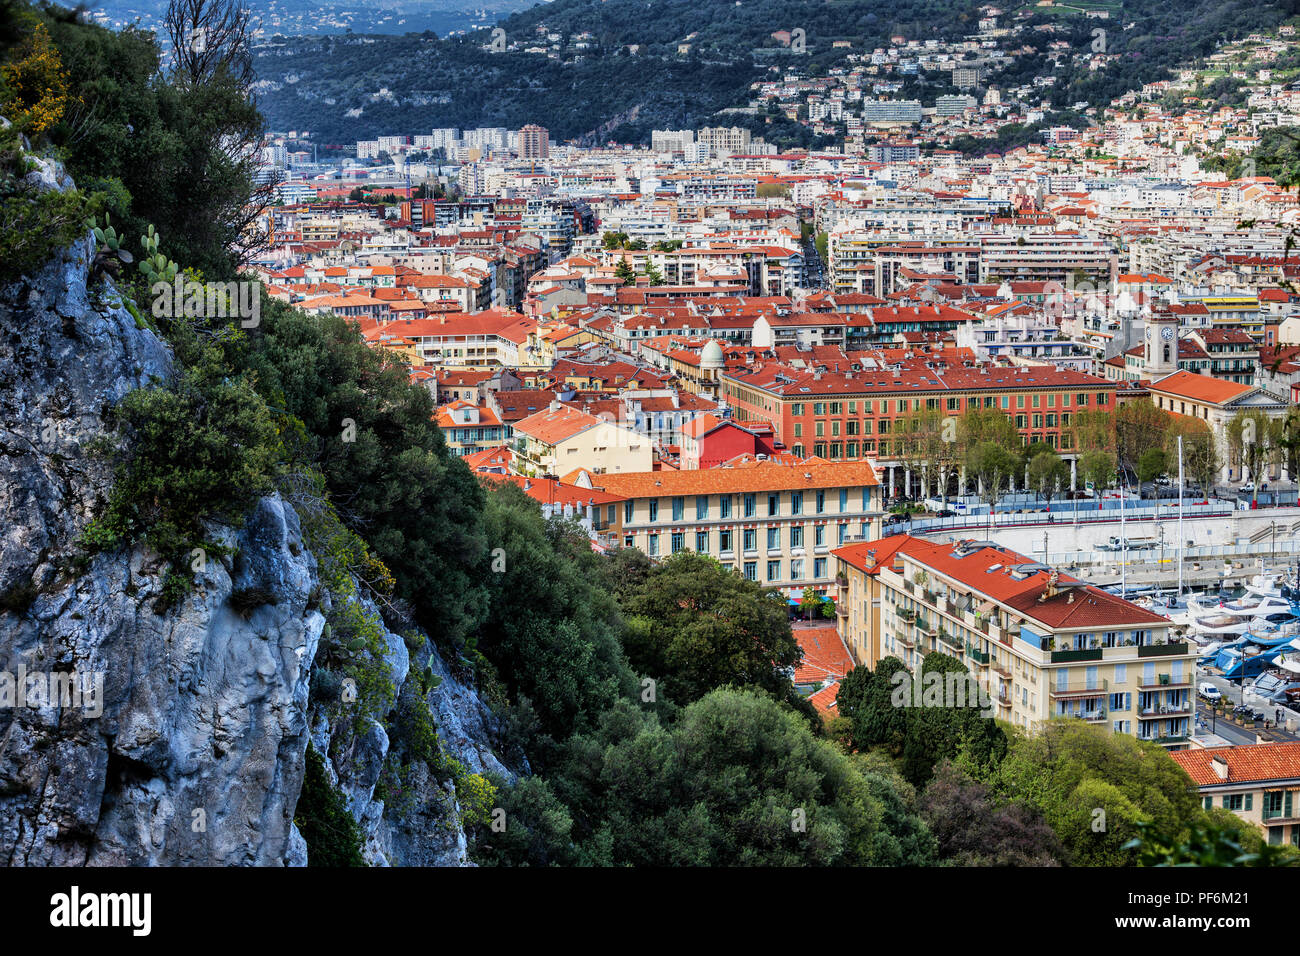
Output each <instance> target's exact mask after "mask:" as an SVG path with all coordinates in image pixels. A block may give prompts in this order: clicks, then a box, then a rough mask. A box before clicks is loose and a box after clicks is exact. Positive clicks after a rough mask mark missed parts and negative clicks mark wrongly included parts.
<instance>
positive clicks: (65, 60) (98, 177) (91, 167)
mask: <svg viewBox="0 0 1300 956" xmlns="http://www.w3.org/2000/svg"><path fill="white" fill-rule="evenodd" d="M9 18H12V19H13V20H14V21H17V22H31V23H32V24H36V25H39V27H41V28H44V29H45V30H47V31H48V33H49V35H50V36H51V37H52V38H53V41H54V45H55V47H56V48H57V51H58V54H59V56H60V58H61V61H62V65H63V68H64V71H65V73H66V85H67V103H66V107H65V108H64V109H63V110H62V112H61V114H60V116H59V118H58V120H57V122H54V123H53V124H52V125H51V126H50V127H49V128H48V129H47V130H46V131H45V133H44V135H45V137H47V138H48V141H49V143H50V144H51V145H52V146H53V147H54V148H55V149H56V150H58V152H59V154H60V156H61V158H62V159H64V161H65V162H66V164H67V169H68V172H69V173H71V174H72V176H73V178H74V179H75V180H76V181H77V184H78V185H79V186H80V188H81V190H82V191H83V192H84V193H85V194H87V195H90V194H94V193H102V195H103V197H104V202H105V204H106V208H108V209H109V210H110V211H111V212H112V213H113V215H114V216H115V218H117V219H118V220H119V221H120V223H121V225H122V226H123V227H124V228H123V229H122V232H123V233H124V234H125V235H126V236H128V237H130V238H131V242H132V243H133V244H134V243H135V237H137V236H139V235H142V234H143V233H144V232H145V230H146V229H147V227H148V226H149V224H150V223H152V224H154V225H155V226H156V227H157V228H158V230H159V231H160V232H161V233H162V234H163V235H165V236H166V237H167V241H168V248H169V252H170V254H171V255H172V256H173V257H174V258H176V259H177V260H179V261H180V262H182V263H184V264H185V265H187V266H191V267H193V268H195V269H198V270H199V271H200V272H202V273H203V274H204V275H205V276H207V277H209V278H228V277H232V276H233V275H234V273H235V271H236V266H237V262H238V259H237V254H238V250H239V249H240V248H242V247H243V246H244V245H245V240H244V239H243V238H242V237H241V234H240V230H241V228H242V226H243V224H244V222H245V221H246V214H245V208H246V206H247V204H248V201H249V199H250V196H251V195H252V194H253V189H252V173H253V168H254V166H253V157H252V156H251V155H250V154H246V153H244V152H242V151H240V150H234V149H231V147H232V146H233V145H236V144H245V143H248V142H250V141H255V139H256V137H257V136H258V135H259V134H260V131H261V129H262V119H261V115H260V114H259V112H258V111H257V109H256V107H255V105H254V104H253V103H252V102H251V101H250V100H249V99H248V98H247V96H246V95H245V93H246V91H245V90H244V88H243V87H242V86H241V84H240V83H239V82H237V81H236V80H235V79H234V78H232V77H231V76H230V75H228V74H226V73H224V72H218V73H217V74H215V75H213V76H212V77H209V78H207V80H206V81H205V82H202V83H192V82H182V81H180V80H179V79H177V78H174V77H171V76H169V75H168V74H167V73H166V71H165V70H164V69H163V65H162V54H161V50H160V48H159V45H158V42H157V40H156V39H155V38H154V35H153V34H152V33H150V32H147V31H144V30H139V29H135V28H128V29H125V30H121V31H112V30H107V29H105V28H103V27H100V26H96V25H94V24H91V23H88V22H85V21H84V20H83V19H81V18H79V17H78V16H77V15H76V14H75V13H73V12H72V11H70V10H65V9H62V8H60V7H54V6H49V7H33V6H29V5H28V4H26V3H24V2H22V0H5V2H4V4H3V6H0V19H9ZM33 28H35V27H33ZM29 33H30V29H24V30H20V31H18V32H17V33H16V34H14V35H5V34H0V62H3V61H5V60H6V59H10V58H12V57H14V56H18V55H21V54H22V51H23V49H24V46H23V44H24V43H25V42H26V38H27V36H28V34H29ZM6 212H7V210H6ZM87 218H89V214H83V215H81V217H80V221H81V222H84V221H85V219H87ZM6 231H7V230H6ZM133 251H136V252H138V248H137V247H135V246H134V245H133Z"/></svg>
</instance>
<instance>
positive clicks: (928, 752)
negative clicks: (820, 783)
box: [836, 653, 1007, 787]
mask: <svg viewBox="0 0 1300 956" xmlns="http://www.w3.org/2000/svg"><path fill="white" fill-rule="evenodd" d="M948 675H952V679H951V680H950V679H949V677H948ZM968 676H969V672H968V671H967V670H966V668H965V666H963V665H962V663H961V662H960V661H958V660H957V659H956V658H953V657H949V656H948V655H946V654H939V653H932V654H928V655H926V657H925V659H924V660H923V661H922V664H921V673H920V675H918V677H917V678H916V679H917V681H919V688H918V687H917V686H916V685H914V683H913V679H912V677H911V675H910V674H909V673H908V672H907V668H906V667H905V666H904V664H903V662H902V661H900V660H899V659H898V658H896V657H886V658H885V659H884V660H882V661H881V662H880V664H879V666H877V668H876V670H875V672H874V673H873V672H872V671H870V670H868V669H867V668H865V667H855V668H854V669H853V670H851V671H850V672H849V673H848V674H847V675H846V677H845V679H844V680H843V681H842V682H841V684H840V689H839V693H838V695H837V696H836V707H837V710H838V711H839V713H840V714H841V715H843V716H844V717H845V718H847V719H848V720H849V723H850V739H851V741H852V744H853V746H854V747H856V748H858V749H859V750H869V749H872V748H879V749H880V750H881V751H882V752H883V753H885V754H887V755H888V756H890V757H893V758H897V759H898V761H899V764H900V770H901V771H902V774H903V776H904V777H905V778H906V779H907V780H908V781H909V782H910V783H912V784H913V785H915V786H918V787H919V786H924V785H925V784H926V783H927V782H928V781H929V780H930V777H931V776H932V775H933V773H934V768H935V767H936V766H937V765H938V764H939V762H940V761H942V760H945V759H946V760H953V761H956V763H957V764H958V765H959V766H961V767H962V768H964V769H966V770H968V771H969V772H971V773H974V774H977V775H979V774H984V773H987V772H989V771H991V770H992V769H993V768H994V767H996V766H997V764H998V762H999V761H1000V760H1001V759H1002V757H1003V755H1004V754H1005V753H1006V749H1007V741H1006V735H1005V734H1004V733H1003V732H1002V730H1001V728H1000V727H999V726H998V724H997V722H996V721H995V720H993V718H992V717H990V716H984V714H983V713H982V711H983V710H984V709H985V708H987V707H988V706H989V705H988V701H987V700H981V699H980V695H979V693H978V691H977V690H974V689H973V685H971V684H970V683H969V682H968ZM936 688H937V693H936ZM959 695H960V696H959Z"/></svg>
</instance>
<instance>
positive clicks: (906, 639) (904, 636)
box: [894, 631, 916, 651]
mask: <svg viewBox="0 0 1300 956" xmlns="http://www.w3.org/2000/svg"><path fill="white" fill-rule="evenodd" d="M894 637H895V638H896V639H897V640H898V643H900V644H902V645H903V646H904V647H906V648H907V649H908V650H909V651H911V650H915V649H916V638H915V637H913V636H912V634H911V632H910V631H896V632H895V633H894Z"/></svg>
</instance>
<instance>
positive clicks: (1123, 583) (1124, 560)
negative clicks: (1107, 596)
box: [1119, 465, 1128, 600]
mask: <svg viewBox="0 0 1300 956" xmlns="http://www.w3.org/2000/svg"><path fill="white" fill-rule="evenodd" d="M1119 469H1120V470H1119V596H1120V599H1121V600H1122V599H1123V598H1124V595H1125V594H1126V593H1127V591H1128V587H1127V584H1128V539H1127V538H1125V537H1124V466H1123V465H1120V466H1119Z"/></svg>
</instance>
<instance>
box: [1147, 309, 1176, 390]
mask: <svg viewBox="0 0 1300 956" xmlns="http://www.w3.org/2000/svg"><path fill="white" fill-rule="evenodd" d="M1145 348H1146V351H1145V354H1144V358H1145V359H1146V361H1145V363H1144V364H1145V366H1146V369H1145V372H1146V377H1147V378H1149V379H1150V380H1151V381H1155V380H1157V379H1161V378H1164V377H1165V376H1166V375H1172V374H1173V373H1174V372H1177V371H1178V316H1176V315H1172V314H1171V313H1169V312H1156V313H1153V314H1152V315H1149V316H1147V320H1146V346H1145Z"/></svg>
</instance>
